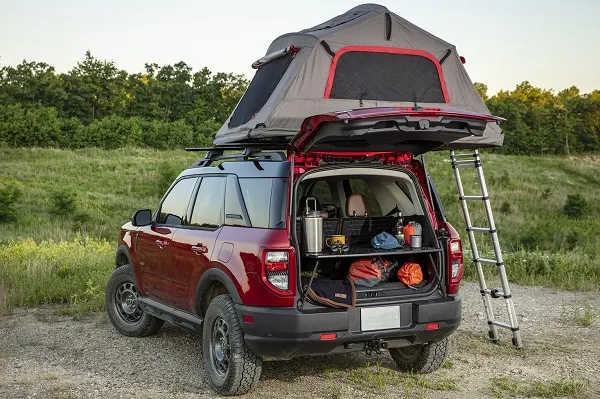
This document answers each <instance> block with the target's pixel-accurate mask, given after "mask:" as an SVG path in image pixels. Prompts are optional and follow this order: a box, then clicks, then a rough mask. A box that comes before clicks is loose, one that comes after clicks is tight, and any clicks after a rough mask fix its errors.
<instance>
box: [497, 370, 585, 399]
mask: <svg viewBox="0 0 600 399" xmlns="http://www.w3.org/2000/svg"><path fill="white" fill-rule="evenodd" d="M589 385H590V384H589V381H586V380H582V379H579V378H577V377H575V376H573V375H571V376H570V377H568V378H563V379H557V380H551V381H544V380H533V381H531V380H527V381H525V380H521V379H516V378H513V377H506V376H505V377H496V378H493V379H492V380H491V383H490V392H491V393H492V394H493V395H494V396H495V397H497V398H514V397H526V398H530V397H536V398H564V397H569V398H585V397H588V393H589V392H588V391H589Z"/></svg>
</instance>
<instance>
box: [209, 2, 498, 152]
mask: <svg viewBox="0 0 600 399" xmlns="http://www.w3.org/2000/svg"><path fill="white" fill-rule="evenodd" d="M252 66H253V67H254V68H256V69H257V71H256V74H255V76H254V78H253V79H252V81H251V83H250V85H249V86H248V89H247V90H246V92H245V93H244V95H243V96H242V98H241V100H240V101H239V103H238V104H237V106H236V108H235V109H234V110H233V112H232V114H231V115H230V117H229V118H228V119H227V121H226V122H225V124H224V125H223V126H222V127H221V128H220V129H219V131H218V132H217V133H216V135H215V140H214V143H215V144H216V145H223V144H228V143H239V142H244V141H246V142H248V141H256V140H258V139H260V140H264V139H269V138H272V139H278V140H285V138H290V137H292V136H294V135H295V134H296V133H298V132H299V130H300V127H301V124H302V122H303V120H304V119H305V118H307V117H309V116H312V115H317V114H324V113H329V112H334V111H341V110H349V109H358V108H372V107H412V106H414V105H415V103H416V104H418V105H419V106H421V107H425V108H428V107H431V108H438V109H440V110H454V111H466V112H474V113H479V114H485V115H489V114H490V112H489V110H488V109H487V107H486V106H485V104H484V102H483V101H482V99H481V98H480V96H479V95H478V93H477V91H476V90H475V87H474V86H473V83H472V82H471V79H470V78H469V75H468V74H467V71H466V70H465V68H464V65H463V61H462V59H461V57H460V56H459V54H458V53H457V51H456V47H455V46H454V45H452V44H450V43H448V42H445V41H444V40H442V39H440V38H438V37H436V36H434V35H432V34H431V33H429V32H427V31H425V30H423V29H421V28H419V27H418V26H416V25H414V24H412V23H410V22H409V21H407V20H405V19H403V18H401V17H400V16H398V15H396V14H394V13H392V12H390V11H389V10H388V9H387V8H386V7H383V6H380V5H376V4H364V5H360V6H357V7H354V8H352V9H351V10H349V11H347V12H345V13H344V14H341V15H339V16H337V17H335V18H333V19H330V20H329V21H327V22H324V23H322V24H319V25H317V26H314V27H312V28H308V29H305V30H302V31H300V32H296V33H288V34H285V35H282V36H280V37H278V38H277V39H275V41H273V43H271V45H270V46H269V48H268V50H267V52H266V55H265V56H264V57H263V58H261V59H259V60H258V61H256V62H255V63H254V64H253V65H252ZM503 139H504V135H503V134H502V130H501V129H500V126H499V125H498V124H497V123H493V122H490V123H487V126H486V127H485V130H484V132H483V135H482V136H470V137H463V138H461V139H459V140H456V141H453V142H452V143H450V144H449V145H448V147H450V148H455V149H457V148H481V147H490V146H501V145H502V142H503Z"/></svg>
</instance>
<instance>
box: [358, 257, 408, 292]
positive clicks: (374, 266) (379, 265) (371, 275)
mask: <svg viewBox="0 0 600 399" xmlns="http://www.w3.org/2000/svg"><path fill="white" fill-rule="evenodd" d="M394 264H395V265H397V263H396V262H388V261H387V260H386V259H381V258H379V257H377V258H359V259H355V260H354V261H352V264H351V265H350V270H349V271H348V278H350V279H351V280H352V281H354V284H356V285H361V286H363V287H375V286H376V285H377V284H379V283H382V282H385V281H387V280H388V278H389V275H390V271H391V270H392V267H393V266H394Z"/></svg>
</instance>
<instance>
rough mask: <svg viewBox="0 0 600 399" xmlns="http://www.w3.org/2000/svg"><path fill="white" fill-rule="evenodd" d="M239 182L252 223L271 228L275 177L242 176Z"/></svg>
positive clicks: (253, 225) (256, 225)
mask: <svg viewBox="0 0 600 399" xmlns="http://www.w3.org/2000/svg"><path fill="white" fill-rule="evenodd" d="M239 182H240V188H241V189H242V196H243V197H244V203H245V204H246V210H247V211H248V216H250V224H251V225H252V227H262V228H269V216H270V209H271V189H272V186H273V179H269V178H245V179H244V178H242V179H239Z"/></svg>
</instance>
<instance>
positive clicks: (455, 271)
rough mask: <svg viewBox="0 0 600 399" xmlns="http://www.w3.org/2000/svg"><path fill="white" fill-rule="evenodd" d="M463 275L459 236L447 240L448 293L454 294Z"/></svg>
mask: <svg viewBox="0 0 600 399" xmlns="http://www.w3.org/2000/svg"><path fill="white" fill-rule="evenodd" d="M462 276H463V252H462V242H461V240H460V239H459V238H452V239H450V240H448V286H447V287H448V294H456V293H457V292H458V290H459V288H460V280H461V279H462Z"/></svg>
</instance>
